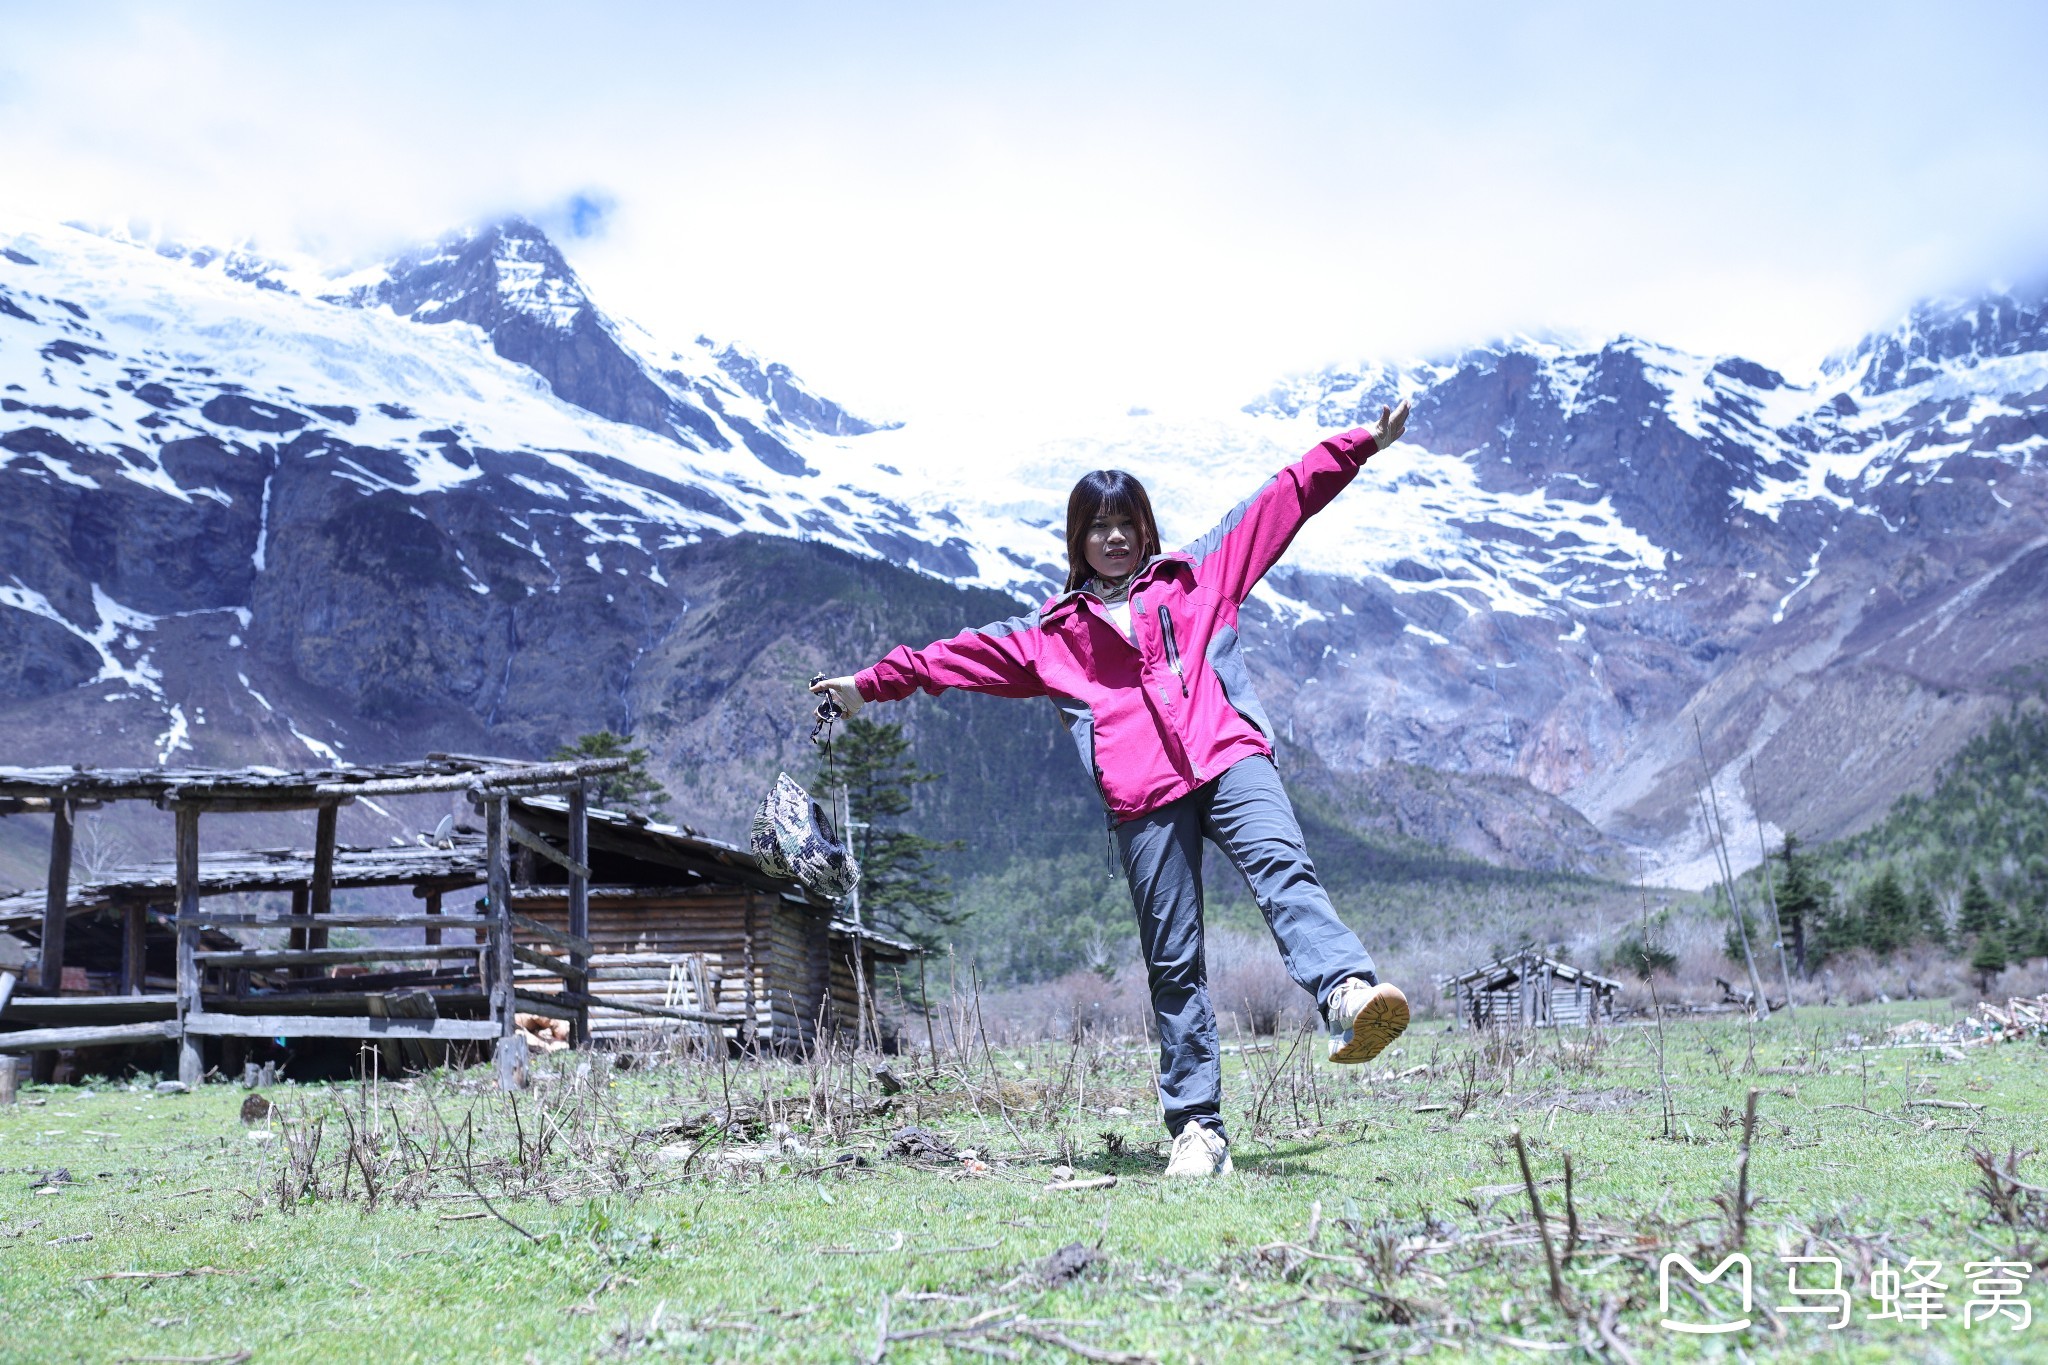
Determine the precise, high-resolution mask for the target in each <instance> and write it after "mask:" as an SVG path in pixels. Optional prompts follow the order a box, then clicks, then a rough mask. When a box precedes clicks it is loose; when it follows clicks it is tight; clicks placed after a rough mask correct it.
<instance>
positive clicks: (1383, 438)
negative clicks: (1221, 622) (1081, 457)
mask: <svg viewBox="0 0 2048 1365" xmlns="http://www.w3.org/2000/svg"><path fill="white" fill-rule="evenodd" d="M1407 426H1408V400H1407V399H1405V398H1404V399H1402V400H1401V406H1399V407H1398V408H1384V407H1383V408H1381V409H1380V419H1379V421H1377V422H1375V423H1374V424H1373V425H1372V426H1370V427H1356V428H1354V429H1352V430H1350V431H1347V432H1344V433H1343V434H1342V435H1338V436H1332V437H1330V438H1329V439H1328V440H1326V441H1324V442H1322V443H1321V444H1320V445H1318V446H1317V447H1316V448H1315V449H1314V450H1311V451H1310V452H1309V453H1308V454H1306V455H1304V456H1302V457H1301V458H1300V459H1299V460H1296V461H1295V462H1294V463H1293V464H1291V465H1289V466H1287V468H1285V469H1283V470H1281V471H1280V472H1279V473H1278V474H1275V475H1274V476H1273V477H1272V478H1270V479H1268V480H1267V481H1266V483H1265V485H1264V486H1263V487H1261V488H1260V489H1259V491H1258V492H1256V493H1254V494H1252V495H1251V496H1250V497H1249V498H1246V499H1245V500H1244V501H1243V502H1241V503H1239V504H1238V505H1237V506H1235V507H1233V508H1231V509H1230V511H1229V512H1228V513H1226V514H1225V515H1224V518H1223V520H1222V521H1220V522H1218V523H1217V524H1216V527H1215V529H1213V530H1211V531H1210V532H1209V533H1208V534H1207V535H1205V536H1203V537H1201V538H1200V539H1199V540H1195V541H1191V542H1190V543H1189V544H1188V546H1187V548H1186V550H1185V553H1186V554H1187V555H1189V556H1190V557H1191V558H1193V560H1194V561H1195V573H1196V575H1197V577H1199V578H1200V579H1202V580H1204V581H1205V582H1208V583H1211V584H1213V585H1214V586H1215V588H1216V589H1217V591H1219V592H1221V593H1223V594H1224V595H1226V596H1227V597H1229V598H1230V600H1232V601H1233V602H1242V601H1244V599H1245V598H1247V597H1249V596H1250V595H1251V591H1252V589H1253V588H1254V587H1256V586H1258V582H1259V580H1260V579H1261V578H1263V577H1265V575H1266V570H1268V569H1270V568H1272V567H1273V565H1274V564H1275V563H1277V562H1278V561H1279V559H1280V556H1281V555H1283V554H1285V553H1287V547H1288V545H1289V544H1290V543H1291V542H1292V541H1293V540H1294V534H1295V532H1297V531H1299V530H1300V529H1301V527H1302V523H1303V522H1305V521H1307V520H1308V519H1309V518H1310V517H1312V516H1314V515H1315V514H1316V513H1318V512H1320V511H1322V510H1323V509H1324V508H1325V507H1327V506H1329V505H1330V501H1331V499H1333V498H1335V497H1336V496H1337V495H1338V494H1339V493H1341V492H1343V491H1344V488H1345V485H1347V484H1349V483H1350V482H1351V480H1352V477H1353V476H1354V475H1356V474H1357V473H1358V471H1359V468H1360V467H1361V466H1362V465H1364V464H1365V462H1366V461H1367V460H1369V459H1371V458H1372V456H1373V455H1374V454H1376V453H1377V452H1379V451H1382V450H1385V449H1386V448H1387V447H1388V446H1390V445H1392V444H1393V443H1394V442H1396V441H1398V440H1400V439H1401V433H1402V432H1403V431H1405V430H1406V429H1407Z"/></svg>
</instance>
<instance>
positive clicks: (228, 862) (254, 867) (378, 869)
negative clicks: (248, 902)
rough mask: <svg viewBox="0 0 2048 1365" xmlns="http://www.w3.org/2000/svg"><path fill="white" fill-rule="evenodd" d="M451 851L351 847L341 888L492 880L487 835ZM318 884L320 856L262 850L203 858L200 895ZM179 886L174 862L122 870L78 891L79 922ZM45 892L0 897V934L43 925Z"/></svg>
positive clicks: (340, 870)
mask: <svg viewBox="0 0 2048 1365" xmlns="http://www.w3.org/2000/svg"><path fill="white" fill-rule="evenodd" d="M446 842H447V843H448V845H449V846H448V847H447V848H441V847H439V846H434V847H422V846H420V845H417V844H408V845H406V846H405V847H403V848H398V847H392V848H351V847H346V846H343V847H337V848H336V849H335V850H334V885H335V886H337V887H362V886H420V885H433V884H437V883H438V884H441V885H445V886H475V885H477V884H479V883H481V882H482V881H483V880H484V839H483V836H482V835H478V834H472V833H468V832H458V833H456V834H453V835H451V836H450V837H449V839H448V840H447V841H446ZM312 880H313V854H312V852H311V850H308V849H293V848H257V849H247V850H244V851H242V852H238V853H202V854H200V855H199V894H200V895H202V896H220V895H226V894H228V893H230V892H235V891H290V890H292V889H294V888H296V887H301V886H307V885H310V884H311V883H312ZM177 886H178V869H177V866H176V865H175V864H173V863H145V864H142V865H140V866H136V867H122V868H115V869H113V870H112V871H109V872H107V873H105V874H103V875H101V876H99V877H96V878H93V879H91V880H89V881H85V882H81V883H78V884H75V885H74V886H72V888H71V901H70V910H69V912H68V913H70V914H73V915H79V914H84V913H86V912H88V911H92V910H98V909H102V908H104V907H106V906H110V905H115V904H118V903H121V902H123V901H151V902H156V903H159V904H162V905H164V906H166V907H168V906H169V904H170V902H171V898H172V896H173V895H174V894H175V892H176V890H177ZM43 900H44V892H43V890H42V888H40V887H38V888H37V889H35V890H33V891H22V892H19V893H17V894H15V895H12V896H5V897H0V930H18V929H20V928H22V927H27V928H29V929H30V930H32V931H34V930H38V929H39V928H40V926H41V924H42V916H43Z"/></svg>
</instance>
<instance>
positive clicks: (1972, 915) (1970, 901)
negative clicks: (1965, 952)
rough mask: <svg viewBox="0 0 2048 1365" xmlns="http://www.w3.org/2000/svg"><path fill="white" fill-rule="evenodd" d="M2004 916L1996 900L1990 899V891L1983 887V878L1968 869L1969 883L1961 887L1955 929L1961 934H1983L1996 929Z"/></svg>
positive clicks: (1975, 871) (1972, 869) (1973, 869)
mask: <svg viewBox="0 0 2048 1365" xmlns="http://www.w3.org/2000/svg"><path fill="white" fill-rule="evenodd" d="M2004 920H2005V916H2004V915H2003V914H2002V913H2001V912H2000V911H1999V908H1998V902H1997V901H1995V900H1993V899H1991V893H1990V892H1989V891H1986V890H1985V889H1984V879H1983V878H1982V877H1980V876H1978V875H1977V870H1976V869H1975V868H1971V869H1970V880H1969V883H1968V884H1967V885H1966V886H1964V887H1963V903H1962V906H1961V908H1960V910H1959V911H1958V913H1957V915H1956V930H1957V932H1958V933H1963V934H1984V933H1990V932H1992V931H1993V930H1996V929H1998V928H1999V927H2000V926H2001V925H2002V924H2003V922H2004Z"/></svg>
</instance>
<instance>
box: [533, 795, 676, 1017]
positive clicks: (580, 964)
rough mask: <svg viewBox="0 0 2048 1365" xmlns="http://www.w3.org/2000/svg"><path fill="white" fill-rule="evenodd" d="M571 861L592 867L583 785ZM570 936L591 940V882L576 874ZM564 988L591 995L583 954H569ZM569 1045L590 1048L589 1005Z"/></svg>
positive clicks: (573, 801) (572, 804)
mask: <svg viewBox="0 0 2048 1365" xmlns="http://www.w3.org/2000/svg"><path fill="white" fill-rule="evenodd" d="M569 861H571V862H573V863H577V864H579V865H581V866H583V867H589V866H590V794H589V793H588V792H587V791H585V790H584V785H583V783H581V782H578V783H577V784H576V785H575V786H573V787H571V788H570V789H569ZM569 932H570V933H572V934H574V935H575V936H576V937H578V938H589V937H590V878H588V877H585V876H583V875H581V874H580V873H577V872H575V871H573V870H572V871H571V872H570V873H569ZM563 984H564V985H565V986H567V987H568V988H569V989H570V990H572V991H574V992H575V993H576V994H577V995H580V996H587V995H589V994H590V959H589V958H587V957H585V956H583V954H581V953H571V954H569V979H568V980H567V981H565V982H564V983H563ZM705 1008H709V1007H708V1006H706V1007H705ZM569 1042H570V1045H571V1046H573V1047H577V1048H586V1047H589V1046H590V1007H589V1006H588V1005H578V1006H577V1007H576V1017H575V1018H574V1019H572V1020H571V1021H570V1022H569Z"/></svg>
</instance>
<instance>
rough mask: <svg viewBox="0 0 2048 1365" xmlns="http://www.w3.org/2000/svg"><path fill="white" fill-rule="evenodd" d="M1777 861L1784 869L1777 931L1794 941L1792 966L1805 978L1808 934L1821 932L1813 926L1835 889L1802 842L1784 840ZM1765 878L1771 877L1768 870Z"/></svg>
mask: <svg viewBox="0 0 2048 1365" xmlns="http://www.w3.org/2000/svg"><path fill="white" fill-rule="evenodd" d="M1778 859H1779V861H1780V862H1782V863H1784V865H1785V870H1784V872H1783V873H1782V874H1781V878H1780V880H1779V882H1778V886H1777V892H1778V931H1779V934H1780V936H1781V937H1783V938H1786V939H1789V940H1790V941H1791V944H1792V960H1793V964H1794V965H1795V966H1796V967H1797V968H1798V969H1799V975H1800V976H1801V977H1802V978H1804V977H1805V976H1807V975H1808V971H1807V963H1806V937H1807V934H1808V932H1809V930H1812V929H1817V928H1818V926H1817V924H1815V923H1813V922H1814V921H1817V920H1818V919H1819V918H1820V917H1821V915H1822V914H1823V913H1824V912H1825V910H1826V907H1827V903H1828V899H1829V897H1831V896H1832V895H1833V894H1834V888H1833V887H1831V886H1829V885H1828V884H1827V883H1826V882H1824V881H1822V880H1821V879H1820V877H1819V875H1818V874H1816V873H1815V872H1814V870H1813V859H1811V858H1809V857H1806V856H1803V855H1802V854H1801V853H1800V852H1799V841H1798V839H1796V838H1795V837H1794V836H1792V835H1790V834H1787V835H1786V836H1785V846H1784V847H1783V848H1781V849H1779V850H1778ZM1766 875H1769V871H1768V869H1766Z"/></svg>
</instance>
